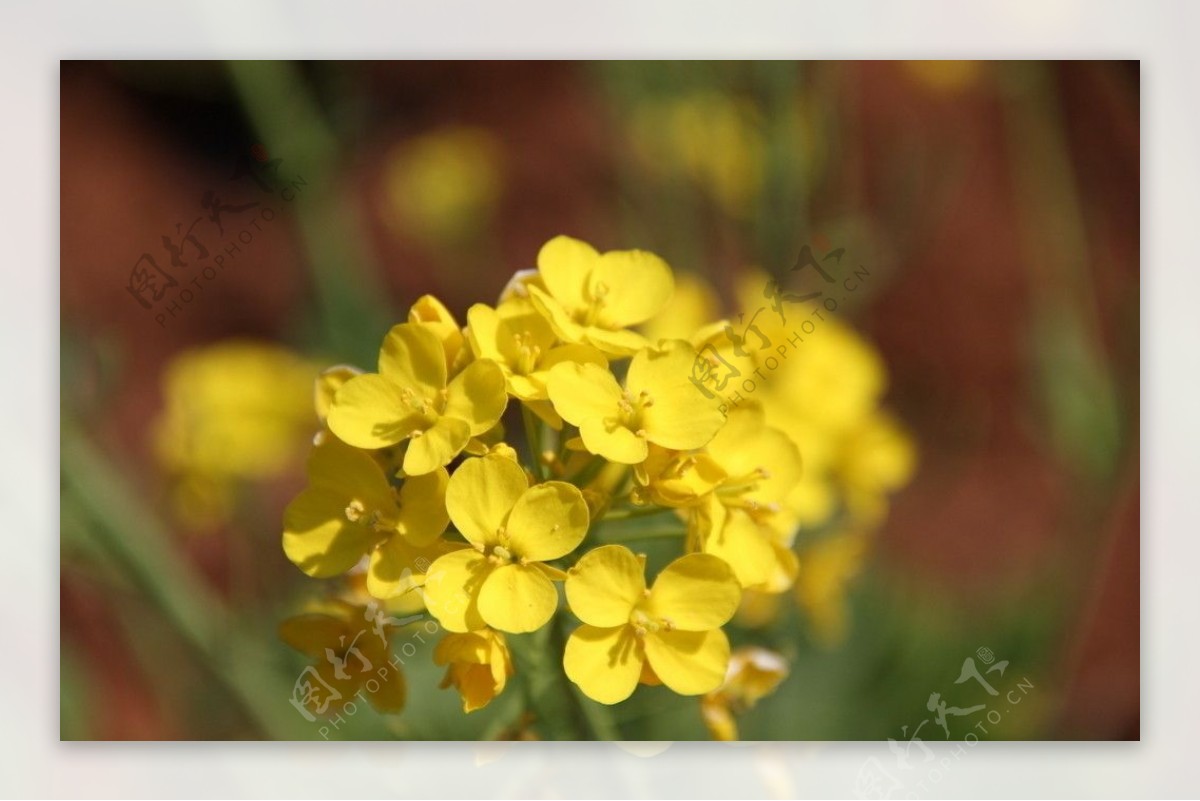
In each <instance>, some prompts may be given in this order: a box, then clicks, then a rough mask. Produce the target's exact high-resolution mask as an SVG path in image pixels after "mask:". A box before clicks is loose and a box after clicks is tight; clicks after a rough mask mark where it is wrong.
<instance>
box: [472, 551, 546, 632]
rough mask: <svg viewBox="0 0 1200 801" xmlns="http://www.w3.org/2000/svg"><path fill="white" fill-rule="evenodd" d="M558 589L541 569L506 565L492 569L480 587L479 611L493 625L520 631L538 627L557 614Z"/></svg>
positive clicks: (500, 628)
mask: <svg viewBox="0 0 1200 801" xmlns="http://www.w3.org/2000/svg"><path fill="white" fill-rule="evenodd" d="M557 607H558V591H557V590H556V589H554V584H553V583H552V582H551V581H550V579H548V578H546V577H545V576H544V575H543V574H542V572H541V571H540V570H538V569H537V568H535V567H532V566H526V565H516V564H512V565H504V566H502V567H498V568H496V569H495V570H493V571H492V572H491V574H490V575H488V576H487V578H486V579H484V581H483V587H482V588H481V589H480V591H479V614H480V615H482V616H483V619H484V621H486V622H487V624H488V625H489V626H491V627H492V628H494V629H499V630H500V631H507V632H510V633H512V634H521V633H523V632H527V631H536V630H538V629H540V628H541V627H542V626H544V625H546V623H547V622H548V621H549V620H550V618H552V617H554V610H555V609H556V608H557Z"/></svg>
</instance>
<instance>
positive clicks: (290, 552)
mask: <svg viewBox="0 0 1200 801" xmlns="http://www.w3.org/2000/svg"><path fill="white" fill-rule="evenodd" d="M352 501H353V499H352V498H349V497H347V496H346V495H344V494H342V493H339V492H335V491H331V490H328V489H324V488H321V487H309V488H308V489H306V490H304V491H303V492H301V493H300V494H299V495H297V496H296V498H295V499H294V500H293V501H292V502H291V503H289V504H288V506H287V509H286V510H284V513H283V552H284V553H285V554H286V555H287V558H288V559H290V560H291V561H292V563H293V564H294V565H296V567H298V568H300V569H301V570H303V571H304V572H305V573H307V574H308V575H310V576H313V577H314V578H329V577H330V576H337V575H339V574H341V573H345V572H346V571H347V570H349V569H350V568H352V567H354V565H355V564H356V563H357V562H358V560H359V559H361V558H362V557H363V555H364V554H366V553H367V551H369V550H370V549H371V547H372V546H374V545H375V543H377V542H379V540H380V539H381V538H383V537H385V536H387V535H386V533H381V532H379V531H376V530H375V529H374V528H372V527H371V526H369V525H363V524H362V523H357V522H351V521H350V520H349V519H348V518H347V517H346V510H347V506H348V505H349V504H350V503H351V502H352Z"/></svg>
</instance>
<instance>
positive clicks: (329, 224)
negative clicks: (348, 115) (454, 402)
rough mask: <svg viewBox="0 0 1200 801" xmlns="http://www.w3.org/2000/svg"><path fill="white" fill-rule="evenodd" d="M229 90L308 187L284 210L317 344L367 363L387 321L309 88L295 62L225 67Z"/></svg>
mask: <svg viewBox="0 0 1200 801" xmlns="http://www.w3.org/2000/svg"><path fill="white" fill-rule="evenodd" d="M227 66H228V70H229V74H230V76H231V77H232V79H233V88H234V91H235V92H236V93H237V94H238V96H239V97H240V98H241V101H242V106H243V109H244V111H245V113H246V116H247V117H248V118H249V120H250V122H251V124H252V125H253V127H254V129H255V131H256V132H257V133H258V135H259V136H260V137H261V138H262V142H263V144H265V145H266V146H267V149H268V151H269V152H271V153H272V154H278V157H280V158H282V159H283V163H284V165H285V166H284V167H282V168H281V175H284V174H285V175H287V176H295V177H300V178H303V179H304V181H305V182H306V186H305V188H304V190H303V191H300V192H297V193H296V197H295V200H294V201H293V202H292V203H291V204H290V205H291V207H292V208H294V209H295V212H296V215H297V218H298V219H297V223H298V225H297V228H298V231H299V234H300V237H301V240H302V241H303V243H304V247H305V250H306V251H307V255H308V258H307V259H306V263H307V266H308V268H309V271H310V275H311V277H312V282H313V288H314V290H315V295H316V298H315V300H316V317H317V319H318V321H319V323H318V330H319V331H320V335H321V339H322V342H323V343H324V345H325V347H328V348H330V349H332V351H333V352H334V353H337V354H338V357H339V358H346V359H354V360H356V361H358V362H360V363H362V364H372V363H373V362H374V358H375V347H376V344H377V343H378V342H379V338H380V336H382V333H383V332H384V331H386V330H387V328H388V325H389V324H390V323H389V320H390V319H391V318H392V315H390V314H389V310H388V309H387V308H386V306H385V304H384V303H382V302H380V300H379V299H380V298H383V297H386V295H385V293H384V292H383V289H382V286H381V285H380V283H379V280H378V277H377V269H376V265H375V264H374V260H373V259H372V257H371V256H370V254H369V252H368V251H367V249H366V248H365V247H364V246H363V245H362V244H361V243H363V242H366V241H367V236H366V233H365V231H364V228H363V223H362V221H361V219H360V218H359V215H358V213H357V212H356V209H355V206H354V204H353V203H348V202H346V197H345V191H344V189H343V188H342V187H340V186H339V185H338V181H337V173H338V168H339V166H340V154H339V152H338V143H337V139H336V137H335V135H334V132H333V131H332V130H331V129H330V128H329V126H328V125H327V124H326V122H325V119H324V118H323V116H322V114H321V111H320V109H319V108H318V106H317V103H316V102H315V100H314V99H313V97H312V96H311V94H310V92H309V90H308V86H307V85H306V83H305V81H304V79H303V77H302V76H301V75H300V73H299V71H298V70H297V68H296V66H295V65H294V64H288V63H286V62H282V61H231V62H229V63H228V65H227Z"/></svg>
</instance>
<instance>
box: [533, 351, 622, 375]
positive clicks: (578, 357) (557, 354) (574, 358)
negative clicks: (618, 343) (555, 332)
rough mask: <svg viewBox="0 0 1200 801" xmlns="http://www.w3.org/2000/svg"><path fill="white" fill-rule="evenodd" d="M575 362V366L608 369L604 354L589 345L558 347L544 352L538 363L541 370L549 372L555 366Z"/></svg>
mask: <svg viewBox="0 0 1200 801" xmlns="http://www.w3.org/2000/svg"><path fill="white" fill-rule="evenodd" d="M563 362H575V363H577V364H594V365H596V366H597V367H608V359H606V358H604V354H603V353H602V352H601V351H599V350H598V349H596V348H593V347H591V346H590V345H559V346H558V347H556V348H551V349H550V350H548V351H547V352H546V355H545V356H543V357H542V359H541V361H540V362H538V367H539V368H540V369H541V370H550V369H551V368H553V367H554V365H556V364H562V363H563Z"/></svg>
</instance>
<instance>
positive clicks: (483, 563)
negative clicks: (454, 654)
mask: <svg viewBox="0 0 1200 801" xmlns="http://www.w3.org/2000/svg"><path fill="white" fill-rule="evenodd" d="M491 567H492V565H491V563H490V562H488V560H487V559H486V558H485V557H484V556H483V555H482V554H480V553H479V552H478V551H475V550H472V549H470V548H464V549H462V550H458V551H453V552H452V553H448V554H446V555H445V556H442V557H439V558H438V559H437V560H436V561H434V563H433V564H432V565H430V566H429V572H428V573H427V574H426V576H425V606H426V608H427V609H429V614H431V615H433V616H434V617H436V618H437V619H438V622H439V623H441V624H442V625H443V626H445V627H446V628H447V629H448V630H450V631H458V632H466V631H474V630H475V629H481V628H483V627H484V625H486V624H485V623H484V620H483V618H482V617H480V615H479V606H478V601H479V588H480V586H481V585H482V584H483V582H484V579H486V578H487V577H488V574H489V573H490V572H491Z"/></svg>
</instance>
